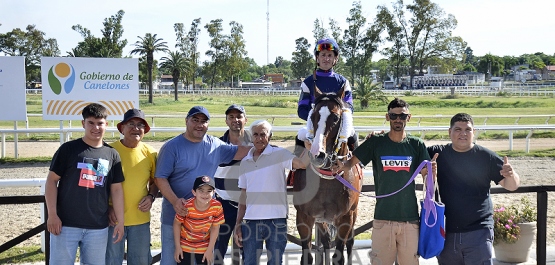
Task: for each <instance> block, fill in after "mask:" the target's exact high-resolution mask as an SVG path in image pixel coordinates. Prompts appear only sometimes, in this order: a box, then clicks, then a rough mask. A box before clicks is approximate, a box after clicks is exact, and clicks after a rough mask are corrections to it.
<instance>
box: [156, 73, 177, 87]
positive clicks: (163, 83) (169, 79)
mask: <svg viewBox="0 0 555 265" xmlns="http://www.w3.org/2000/svg"><path fill="white" fill-rule="evenodd" d="M155 83H156V84H157V85H154V86H153V87H155V88H156V87H157V88H158V89H174V88H173V76H172V75H162V76H160V81H159V82H155ZM177 89H179V90H181V89H183V82H181V81H179V82H177Z"/></svg>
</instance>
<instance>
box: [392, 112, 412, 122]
mask: <svg viewBox="0 0 555 265" xmlns="http://www.w3.org/2000/svg"><path fill="white" fill-rule="evenodd" d="M387 115H388V116H389V119H390V120H396V119H397V118H400V119H401V120H403V121H404V120H406V119H407V118H408V117H409V114H406V113H401V114H397V113H387Z"/></svg>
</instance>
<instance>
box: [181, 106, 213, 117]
mask: <svg viewBox="0 0 555 265" xmlns="http://www.w3.org/2000/svg"><path fill="white" fill-rule="evenodd" d="M199 113H202V114H204V115H205V116H206V118H207V119H208V120H210V113H208V110H207V109H206V108H205V107H203V106H194V107H192V108H191V109H190V110H189V112H188V113H187V119H188V118H190V117H193V116H194V115H196V114H199Z"/></svg>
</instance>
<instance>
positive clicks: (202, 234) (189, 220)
mask: <svg viewBox="0 0 555 265" xmlns="http://www.w3.org/2000/svg"><path fill="white" fill-rule="evenodd" d="M214 187H215V184H214V180H213V179H212V178H210V177H208V176H200V177H197V178H196V179H195V183H194V185H193V196H194V197H193V198H191V199H189V200H187V201H186V202H185V203H184V206H185V208H186V209H187V215H186V216H181V215H179V214H176V215H175V220H174V221H173V235H174V240H175V254H174V258H175V261H176V262H177V263H180V262H181V261H182V260H183V261H185V262H184V263H185V264H195V262H196V264H212V263H214V245H215V244H216V240H217V239H218V233H219V231H220V225H221V224H223V223H224V213H223V208H222V204H221V203H220V202H219V201H218V200H216V199H214V198H213V197H214Z"/></svg>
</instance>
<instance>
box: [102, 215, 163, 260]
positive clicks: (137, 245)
mask: <svg viewBox="0 0 555 265" xmlns="http://www.w3.org/2000/svg"><path fill="white" fill-rule="evenodd" d="M113 233H114V227H113V226H110V227H108V246H107V247H106V265H121V264H122V263H123V255H124V253H125V241H126V240H127V264H137V265H150V263H152V255H151V254H150V223H145V224H140V225H131V226H126V227H124V233H123V239H122V240H121V241H120V242H118V243H115V244H114V243H113V241H114V239H113V238H112V235H113Z"/></svg>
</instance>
